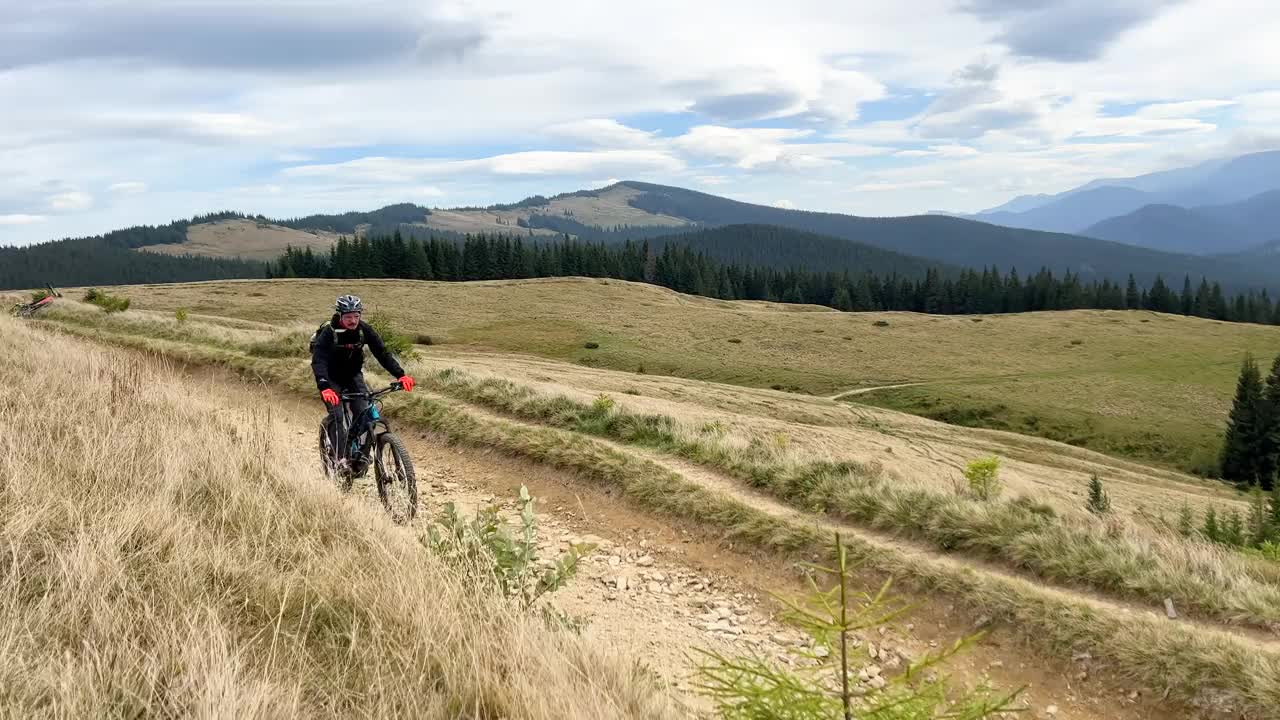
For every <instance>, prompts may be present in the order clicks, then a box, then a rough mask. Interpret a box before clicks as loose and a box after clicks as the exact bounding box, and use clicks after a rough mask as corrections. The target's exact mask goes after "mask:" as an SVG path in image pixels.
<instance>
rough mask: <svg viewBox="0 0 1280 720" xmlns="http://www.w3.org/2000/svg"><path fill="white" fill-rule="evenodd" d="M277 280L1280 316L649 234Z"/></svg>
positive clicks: (918, 307) (1171, 297) (483, 249)
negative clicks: (616, 286) (617, 284)
mask: <svg viewBox="0 0 1280 720" xmlns="http://www.w3.org/2000/svg"><path fill="white" fill-rule="evenodd" d="M269 274H270V275H271V276H272V277H331V278H374V277H379V278H381V277H390V278H405V279H418V280H443V281H465V280H501V279H521V278H537V277H571V276H583V277H604V278H616V279H620V280H630V281H634V282H647V283H651V284H655V285H661V286H663V287H667V288H671V289H673V290H676V291H679V292H683V293H689V294H693V295H702V296H705V297H713V298H720V299H725V300H768V301H776V302H784V303H812V304H817V305H827V306H829V307H832V308H835V309H837V310H846V311H871V310H886V311H889V310H900V311H912V312H922V313H931V314H981V313H1010V312H1029V311H1040V310H1072V309H1088V308H1094V309H1113V310H1123V309H1147V310H1155V311H1158V312H1166V313H1174V314H1183V315H1193V316H1197V317H1205V318H1212V319H1218V320H1228V321H1237V322H1254V323H1267V324H1280V305H1277V304H1275V303H1273V302H1272V300H1271V299H1270V297H1269V296H1268V294H1267V293H1266V292H1265V291H1263V292H1261V293H1247V294H1236V295H1234V296H1228V295H1227V294H1225V293H1224V292H1223V290H1222V286H1221V285H1220V284H1219V283H1217V282H1211V281H1209V280H1208V279H1204V278H1201V279H1200V280H1199V281H1198V282H1195V283H1193V282H1192V280H1191V278H1190V277H1189V276H1188V277H1184V278H1183V280H1182V289H1181V290H1178V289H1177V288H1175V287H1171V286H1170V285H1169V284H1168V283H1166V282H1165V281H1164V279H1163V278H1162V277H1159V276H1157V277H1156V279H1155V281H1154V282H1153V283H1152V284H1151V285H1150V286H1149V287H1141V286H1139V284H1138V283H1137V282H1136V281H1135V279H1134V278H1133V277H1132V276H1130V277H1129V279H1128V281H1127V283H1124V284H1120V283H1113V282H1111V281H1110V280H1102V281H1091V282H1084V281H1082V280H1081V278H1080V276H1079V275H1076V274H1073V273H1070V272H1068V273H1064V274H1062V275H1057V274H1055V273H1054V272H1052V271H1051V270H1049V269H1040V270H1038V271H1037V272H1035V273H1034V274H1031V275H1029V276H1027V277H1025V278H1024V277H1023V276H1021V275H1020V274H1019V273H1018V270H1017V269H1016V268H1011V269H1010V270H1009V271H1008V272H1007V273H1005V272H1002V271H1000V270H999V269H996V268H985V269H983V270H980V271H979V270H968V269H965V270H952V271H949V272H943V271H942V270H939V269H938V268H936V267H929V268H925V269H924V270H923V272H922V273H920V274H918V275H915V276H912V275H907V274H903V273H900V272H897V271H894V270H888V271H880V272H877V271H874V270H864V271H861V272H855V271H850V270H842V271H838V272H815V271H809V270H803V269H794V268H793V269H779V268H776V267H767V266H761V265H749V264H744V263H732V262H730V263H726V262H719V261H717V260H715V259H713V258H712V257H711V256H710V255H709V254H708V253H707V252H706V251H704V250H700V249H697V248H696V245H690V244H679V243H676V242H655V241H649V240H642V241H637V240H628V241H625V242H622V243H596V242H583V241H578V240H572V239H568V238H561V239H559V240H555V241H543V240H532V239H529V238H524V237H521V236H511V235H478V236H469V237H467V238H466V239H465V240H464V241H463V242H461V243H457V242H454V241H452V240H441V239H436V238H429V239H426V240H423V239H420V238H409V239H405V238H404V237H403V236H402V235H400V234H399V233H395V234H392V235H389V236H379V237H368V236H364V237H360V238H358V239H354V240H352V239H347V238H345V237H344V238H341V239H339V241H338V242H337V243H336V244H335V246H334V248H333V249H332V250H331V251H330V252H329V253H328V254H324V253H315V252H313V251H312V250H311V249H310V248H308V249H305V250H297V249H290V250H289V251H288V252H286V253H285V254H284V255H283V256H282V257H281V258H280V259H279V260H278V261H277V262H275V263H272V264H271V266H270V269H269Z"/></svg>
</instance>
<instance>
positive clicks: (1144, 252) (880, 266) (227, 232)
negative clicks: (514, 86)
mask: <svg viewBox="0 0 1280 720" xmlns="http://www.w3.org/2000/svg"><path fill="white" fill-rule="evenodd" d="M1278 158H1280V153H1277V154H1269V155H1260V156H1248V157H1247V158H1240V159H1237V160H1235V161H1230V162H1225V163H1219V164H1216V165H1212V166H1208V165H1207V166H1197V168H1194V169H1188V170H1186V171H1173V172H1169V173H1163V174H1159V175H1158V176H1143V177H1140V178H1130V179H1128V180H1126V181H1124V182H1127V183H1130V184H1132V185H1137V186H1138V187H1128V186H1116V187H1113V186H1111V185H1106V184H1095V185H1094V187H1088V188H1081V189H1079V191H1078V192H1073V193H1065V194H1063V195H1062V196H1058V197H1054V198H1047V199H1046V198H1023V199H1021V200H1020V201H1014V202H1013V203H1009V204H1006V206H1005V207H1006V208H1016V207H1029V208H1030V209H1027V210H1022V211H1020V212H1013V211H1012V210H1008V209H1006V210H1002V211H1000V212H999V213H989V214H987V215H983V216H980V217H983V218H984V221H979V220H974V219H965V218H958V217H952V216H946V215H937V214H931V215H916V216H908V217H886V218H870V217H858V216H854V215H844V214H840V213H829V212H810V211H805V210H790V209H784V208H777V207H770V206H764V205H756V204H752V203H745V202H740V201H737V200H731V199H729V198H725V197H720V196H716V195H711V194H708V193H702V192H697V191H694V190H688V189H684V188H679V187H671V186H665V185H655V184H651V183H644V182H636V181H625V182H619V183H615V184H613V185H610V186H608V187H605V188H600V189H597V190H581V191H577V192H572V193H565V194H562V195H557V196H555V197H550V198H548V197H542V196H534V197H531V198H528V199H526V200H523V201H521V202H518V203H511V204H503V205H493V206H490V207H487V208H476V207H471V208H454V209H438V208H432V209H428V208H425V207H421V206H417V205H410V204H399V205H390V206H387V207H385V208H382V209H379V210H373V211H369V212H348V213H343V214H338V215H314V216H308V217H302V218H295V219H289V220H271V219H268V218H265V217H261V216H245V215H240V214H237V213H219V214H217V215H214V216H208V217H205V218H198V219H195V220H192V221H176V222H174V223H172V224H170V225H166V226H162V227H158V228H145V227H144V228H130V229H126V230H120V231H114V232H112V233H107V234H105V235H102V236H97V237H94V238H80V239H74V240H63V241H58V242H54V243H45V244H42V245H37V246H32V247H29V248H0V288H3V287H31V286H40V285H43V284H44V283H53V284H55V285H57V284H60V283H61V284H89V283H99V284H111V283H112V282H113V281H115V282H124V281H125V280H113V279H114V278H115V277H116V276H117V275H119V276H120V277H122V278H123V277H128V278H130V279H131V280H132V281H134V282H137V281H163V280H164V279H165V275H164V273H163V272H162V270H163V268H162V267H161V266H160V265H157V264H156V263H157V262H158V261H154V260H146V261H143V260H139V261H138V262H137V264H138V265H139V266H141V265H142V264H145V263H150V265H148V268H151V267H153V266H154V270H152V269H148V270H147V271H146V272H145V273H141V272H139V273H132V274H130V273H125V272H124V271H123V270H121V268H128V267H130V262H129V257H130V254H131V253H135V254H136V253H137V252H138V251H139V250H144V249H145V250H149V251H151V254H154V253H156V252H161V253H163V254H164V255H166V256H169V257H170V258H171V260H172V261H177V260H182V259H183V257H182V256H186V255H191V256H199V257H203V258H216V259H219V260H225V259H229V258H237V257H239V258H256V259H269V258H270V257H272V253H273V252H279V250H272V248H273V247H277V246H278V245H279V244H280V243H289V244H292V245H293V246H294V247H299V246H302V245H306V246H308V247H311V248H313V250H321V251H323V250H324V249H325V248H326V247H328V244H329V243H330V242H332V240H331V238H332V237H336V236H337V235H338V234H345V235H360V234H379V235H381V234H390V233H392V232H395V231H397V230H398V231H400V232H401V233H402V235H405V236H411V237H423V236H427V235H434V236H436V237H441V238H448V239H459V238H461V237H462V236H463V235H465V234H476V233H489V234H496V233H501V234H519V235H522V236H525V237H527V238H528V239H529V240H530V241H532V242H537V241H538V240H539V239H542V238H557V237H560V236H561V235H563V234H568V235H572V236H575V237H577V238H580V239H582V240H590V241H595V242H606V243H610V242H620V241H622V240H625V239H635V240H640V239H647V240H650V241H651V242H654V243H657V244H659V245H660V244H663V243H665V242H684V243H686V244H690V245H694V246H696V247H698V248H699V249H702V250H704V251H705V252H707V253H708V254H710V255H713V256H714V257H715V258H716V259H718V260H721V261H729V262H740V263H744V264H764V265H770V266H773V267H777V268H782V269H785V268H790V267H797V268H805V269H808V270H823V269H831V270H837V271H843V270H849V271H852V272H857V271H858V270H859V269H867V270H873V271H875V272H878V273H883V272H898V273H901V274H904V275H916V274H921V273H922V272H923V270H924V269H925V268H927V267H937V268H939V269H941V270H944V271H945V270H947V269H949V268H961V267H970V268H985V267H998V268H999V269H1000V270H1001V271H1004V272H1007V271H1008V270H1009V269H1010V268H1016V269H1017V270H1018V272H1019V273H1021V274H1023V275H1024V276H1026V275H1030V274H1033V273H1035V272H1037V271H1039V270H1040V269H1042V268H1048V269H1050V270H1052V271H1053V272H1055V273H1057V274H1059V275H1061V274H1062V273H1064V272H1071V273H1074V274H1077V275H1079V276H1080V277H1081V279H1082V280H1084V281H1086V282H1088V281H1091V280H1102V279H1111V280H1113V281H1117V282H1124V281H1126V280H1127V278H1128V276H1129V275H1131V274H1132V275H1133V276H1134V278H1135V279H1136V280H1137V281H1138V282H1139V283H1140V284H1142V285H1144V286H1147V285H1150V284H1151V282H1152V281H1153V280H1154V279H1155V277H1156V276H1157V275H1160V276H1163V277H1164V278H1165V280H1166V281H1167V282H1169V283H1175V284H1176V283H1179V282H1180V281H1181V279H1182V277H1183V276H1184V275H1188V276H1191V277H1192V278H1193V279H1199V278H1200V277H1202V276H1203V277H1206V278H1208V279H1210V280H1213V281H1218V282H1220V283H1222V285H1223V286H1224V289H1227V290H1230V291H1239V290H1248V289H1258V288H1264V287H1266V288H1270V289H1272V290H1273V291H1276V290H1280V272H1277V270H1280V254H1278V253H1276V252H1274V251H1268V250H1266V249H1264V248H1261V247H1259V246H1261V245H1262V243H1263V242H1265V241H1268V240H1272V239H1280V238H1275V237H1270V236H1268V235H1267V232H1266V228H1268V227H1271V226H1273V225H1274V220H1275V217H1276V215H1277V212H1278V211H1277V210H1276V209H1275V208H1276V207H1278V206H1280V203H1277V202H1274V201H1275V200H1276V195H1275V194H1274V193H1270V194H1266V195H1258V196H1256V197H1254V196H1251V197H1249V198H1248V199H1246V200H1244V201H1239V200H1233V201H1232V202H1229V203H1218V204H1202V205H1197V206H1194V207H1192V208H1185V207H1182V206H1178V205H1175V204H1169V203H1165V204H1163V205H1156V206H1155V207H1150V206H1151V205H1152V203H1142V202H1141V200H1142V199H1146V198H1148V197H1149V196H1151V195H1153V194H1156V193H1174V194H1176V193H1184V192H1186V188H1188V187H1192V186H1193V185H1195V184H1196V183H1199V185H1196V186H1197V187H1203V188H1206V189H1205V194H1206V195H1211V196H1213V197H1224V196H1230V195H1231V194H1232V193H1237V194H1238V193H1244V192H1247V191H1248V190H1251V189H1256V187H1257V186H1258V184H1259V183H1261V182H1263V179H1260V178H1261V177H1262V176H1261V175H1260V174H1259V172H1258V170H1257V168H1258V167H1263V166H1266V163H1267V162H1273V161H1276V160H1277V159H1278ZM1211 181H1212V182H1211ZM1268 181H1269V180H1268ZM1188 183H1190V184H1188ZM1206 183H1208V184H1206ZM1215 183H1216V184H1215ZM1162 197H1163V196H1162ZM1135 203H1137V204H1136V206H1135ZM1033 205H1034V206H1035V207H1031V206H1033ZM1098 208H1103V209H1105V212H1109V213H1112V214H1111V215H1109V216H1106V217H1098V216H1099V215H1104V214H1105V212H1101V211H1099V212H1093V213H1092V214H1089V213H1090V212H1092V211H1093V210H1096V209H1098ZM1030 213H1039V214H1040V216H1042V217H1049V216H1051V215H1052V216H1054V217H1057V218H1059V219H1065V218H1067V217H1074V218H1076V219H1077V221H1083V219H1084V218H1085V217H1086V215H1087V216H1088V217H1090V218H1097V219H1094V220H1092V221H1091V222H1089V223H1088V225H1087V226H1085V227H1084V228H1082V229H1083V230H1086V231H1088V232H1087V234H1092V235H1095V236H1094V237H1089V236H1086V234H1072V233H1063V232H1047V231H1044V230H1037V229H1028V228H1019V227H1011V226H1003V225H999V224H994V223H993V222H990V221H986V220H985V219H987V218H991V217H1005V216H1017V217H1023V216H1027V215H1028V214H1030ZM211 225H216V227H211ZM770 227H772V228H774V230H771V229H770ZM1055 227H1061V225H1055ZM779 228H780V229H783V230H785V232H784V231H783V230H777V229H779ZM1151 228H1156V230H1154V231H1153V230H1151ZM717 229H719V230H717ZM708 231H710V232H708ZM290 233H292V234H290ZM1210 235H1212V236H1213V237H1215V238H1219V239H1218V240H1217V241H1216V243H1217V244H1215V245H1212V248H1213V254H1212V255H1210V254H1209V253H1206V252H1204V250H1205V247H1206V245H1205V243H1204V242H1203V240H1204V238H1206V237H1207V236H1210ZM295 238H296V242H295ZM1227 239H1229V242H1228V241H1227ZM268 241H269V242H272V243H276V245H273V246H271V247H267V246H266V243H268ZM1251 249H1252V250H1253V251H1251ZM88 258H95V260H94V261H93V262H86V259H88ZM166 262H169V261H166ZM192 262H195V261H194V260H193V261H192ZM204 262H205V263H206V264H205V265H204V266H203V268H204V269H203V270H200V271H201V272H204V271H210V272H211V271H212V270H210V268H212V267H213V266H212V265H208V264H207V263H208V261H207V260H206V261H204ZM99 267H101V268H108V267H110V268H114V269H113V270H112V272H111V273H109V274H106V273H100V272H98V271H97V268H99ZM164 267H168V266H164ZM261 267H262V266H261V265H256V266H255V265H251V264H244V265H240V266H234V267H232V266H219V267H218V271H219V272H224V273H225V272H244V273H248V274H252V273H255V272H260V269H261ZM193 273H194V274H196V275H198V274H199V273H198V272H197V271H196V270H192V271H191V272H188V273H185V274H182V275H181V277H183V278H184V279H195V278H194V277H192V274H193Z"/></svg>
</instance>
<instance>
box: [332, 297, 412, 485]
mask: <svg viewBox="0 0 1280 720" xmlns="http://www.w3.org/2000/svg"><path fill="white" fill-rule="evenodd" d="M333 311H334V312H333V317H332V318H330V320H329V322H327V323H325V324H324V325H321V326H320V329H319V330H317V331H316V334H315V336H314V337H313V338H312V341H311V371H312V373H314V374H315V376H316V387H318V388H320V397H321V399H323V400H324V402H325V404H326V405H327V406H328V408H329V416H328V417H327V418H325V422H326V423H328V426H329V439H330V441H331V442H332V443H333V447H334V448H335V449H336V450H337V457H335V458H334V459H335V460H336V461H337V462H339V463H343V462H346V460H347V458H346V455H347V438H346V433H344V432H343V429H342V425H343V423H342V422H341V415H340V414H339V413H341V412H342V400H341V396H342V394H343V393H367V392H369V387H368V386H367V385H365V382H364V372H363V368H364V346H365V345H368V346H369V350H370V351H371V352H372V353H373V356H374V357H375V358H377V359H378V363H379V364H381V365H382V367H383V369H385V370H386V371H387V372H389V373H391V376H392V377H394V378H398V379H399V381H400V384H401V385H402V386H404V389H405V390H406V391H412V390H413V378H412V377H410V376H409V375H406V374H405V371H404V368H402V367H400V363H398V362H396V359H395V357H394V356H392V355H391V353H389V352H387V347H386V345H384V344H383V342H382V338H381V337H379V336H378V333H377V332H376V331H375V330H374V329H373V328H372V327H370V326H369V323H367V322H365V321H364V320H363V319H361V317H362V315H363V314H364V304H363V303H361V302H360V298H358V297H356V296H355V295H343V296H341V297H339V298H338V300H337V302H335V303H334V306H333ZM347 402H348V404H349V405H350V407H351V414H352V417H360V416H361V413H363V412H364V410H365V408H367V407H368V406H369V401H368V400H366V399H364V398H359V399H352V400H348V401H347ZM361 431H362V428H351V432H352V434H353V435H355V436H357V437H358V436H359V434H360V432H361Z"/></svg>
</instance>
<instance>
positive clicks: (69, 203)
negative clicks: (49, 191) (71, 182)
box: [48, 190, 93, 212]
mask: <svg viewBox="0 0 1280 720" xmlns="http://www.w3.org/2000/svg"><path fill="white" fill-rule="evenodd" d="M48 205H49V209H50V210H52V211H54V212H79V211H82V210H88V209H89V208H91V207H93V196H92V195H90V194H89V193H87V192H82V191H80V190H68V191H66V192H60V193H58V194H56V195H51V196H49V200H48Z"/></svg>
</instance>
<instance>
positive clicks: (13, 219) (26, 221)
mask: <svg viewBox="0 0 1280 720" xmlns="http://www.w3.org/2000/svg"><path fill="white" fill-rule="evenodd" d="M48 219H49V218H48V217H46V216H44V215H27V214H24V213H14V214H12V215H0V225H31V224H34V223H38V222H44V221H45V220H48Z"/></svg>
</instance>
